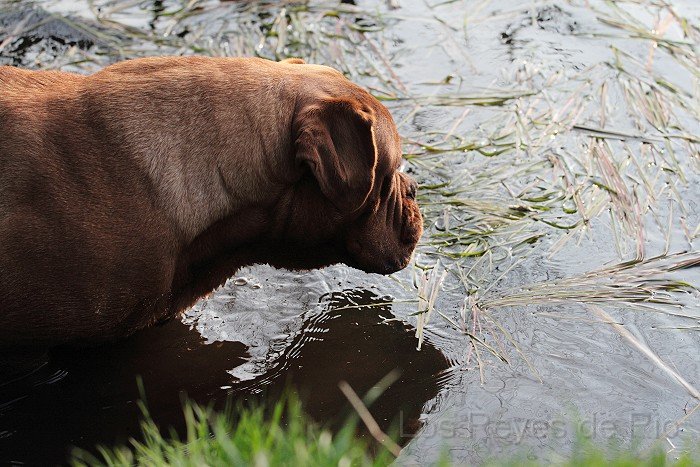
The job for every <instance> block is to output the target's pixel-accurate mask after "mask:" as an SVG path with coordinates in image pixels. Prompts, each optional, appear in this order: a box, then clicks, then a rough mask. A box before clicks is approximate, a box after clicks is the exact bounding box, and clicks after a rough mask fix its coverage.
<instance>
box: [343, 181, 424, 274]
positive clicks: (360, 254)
mask: <svg viewBox="0 0 700 467" xmlns="http://www.w3.org/2000/svg"><path fill="white" fill-rule="evenodd" d="M422 233H423V219H422V217H421V214H420V211H419V209H418V204H417V203H416V182H415V181H413V180H412V179H411V178H410V177H409V176H408V175H406V174H403V173H400V172H398V170H393V171H391V172H390V173H389V174H387V175H386V176H385V178H384V179H383V180H382V181H381V188H380V190H379V196H378V197H377V200H376V204H375V205H374V207H373V208H372V209H371V210H369V211H368V212H367V213H365V214H363V215H362V216H361V217H360V218H359V219H357V221H355V223H353V224H352V225H351V227H350V228H349V229H348V232H347V237H346V239H345V241H346V248H347V249H348V253H349V254H350V256H351V258H352V259H353V260H354V261H356V262H357V266H358V267H359V268H361V269H363V270H364V271H367V272H376V273H379V274H391V273H393V272H396V271H399V270H401V269H403V268H405V267H406V266H407V265H408V262H409V260H410V259H411V254H412V253H413V250H414V249H415V247H416V243H418V240H419V239H420V236H421V234H422Z"/></svg>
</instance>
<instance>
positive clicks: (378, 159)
mask: <svg viewBox="0 0 700 467" xmlns="http://www.w3.org/2000/svg"><path fill="white" fill-rule="evenodd" d="M324 68H325V67H324ZM335 73H336V74H337V72H335ZM338 75H339V74H338ZM333 78H334V79H336V80H342V81H340V83H341V84H342V86H344V88H343V89H345V88H347V89H349V91H347V92H344V93H343V97H341V98H337V97H324V98H322V99H316V100H315V101H313V102H312V103H310V104H308V105H307V106H306V107H305V109H304V110H303V111H302V112H300V114H299V116H298V118H297V119H296V121H295V125H294V126H295V130H294V131H296V134H297V139H296V148H297V152H296V158H297V163H298V164H300V165H305V166H307V167H308V168H309V169H310V170H311V173H312V174H313V176H314V178H315V179H316V182H317V183H318V186H319V187H320V189H321V192H322V193H323V195H324V196H325V198H327V200H328V201H330V204H331V205H332V206H333V207H334V209H335V211H336V212H337V213H338V214H339V217H338V219H339V223H340V227H341V228H340V229H339V233H338V235H340V236H341V237H342V238H341V240H342V243H343V248H344V249H345V250H346V254H347V256H349V258H347V259H346V260H345V261H346V262H347V263H348V264H350V265H351V266H355V267H357V268H359V269H362V270H364V271H367V272H374V273H380V274H391V273H393V272H396V271H398V270H400V269H403V268H404V267H406V266H407V265H408V263H409V261H410V258H411V255H412V253H413V250H414V249H415V247H416V244H417V242H418V240H419V238H420V236H421V234H422V232H423V219H422V217H421V214H420V211H419V209H418V204H417V203H416V183H415V182H414V181H413V180H412V179H411V178H410V177H409V176H408V175H406V174H404V173H401V172H399V166H400V165H401V161H402V156H401V142H400V138H399V135H398V132H397V130H396V125H395V124H394V121H393V119H392V118H391V115H390V114H389V111H388V110H387V109H386V108H385V107H384V106H383V105H382V104H381V103H379V101H377V100H376V99H375V98H374V97H372V96H371V95H369V94H368V93H366V92H364V91H363V90H361V89H360V88H357V87H356V86H354V85H353V86H352V87H351V85H350V83H349V81H346V80H345V78H343V77H342V75H339V76H336V75H334V76H333ZM329 217H332V216H329Z"/></svg>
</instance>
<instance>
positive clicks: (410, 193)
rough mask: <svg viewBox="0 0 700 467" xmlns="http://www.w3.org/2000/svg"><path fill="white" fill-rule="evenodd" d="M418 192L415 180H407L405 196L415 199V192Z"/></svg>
mask: <svg viewBox="0 0 700 467" xmlns="http://www.w3.org/2000/svg"><path fill="white" fill-rule="evenodd" d="M417 192H418V184H417V183H416V182H415V180H410V179H409V180H408V187H407V188H406V196H407V197H408V198H410V199H416V193H417Z"/></svg>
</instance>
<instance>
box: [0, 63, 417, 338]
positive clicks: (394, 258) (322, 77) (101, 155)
mask: <svg viewBox="0 0 700 467" xmlns="http://www.w3.org/2000/svg"><path fill="white" fill-rule="evenodd" d="M400 161H401V148H400V141H399V137H398V134H397V132H396V128H395V125H394V123H393V120H392V118H391V116H390V114H389V112H388V111H387V110H386V108H384V106H382V105H381V104H380V103H379V102H378V101H377V100H376V99H374V98H373V97H372V96H371V95H369V94H368V93H367V92H366V91H364V90H363V89H361V88H360V87H358V86H356V85H354V84H352V83H351V82H350V81H348V80H347V79H345V78H344V77H343V76H342V75H341V74H340V73H338V72H337V71H335V70H333V69H331V68H327V67H323V66H317V65H307V64H304V63H303V62H302V61H301V60H298V59H294V60H289V61H283V62H279V63H276V62H271V61H267V60H262V59H254V58H250V59H243V58H221V59H216V58H204V57H177V58H175V57H163V58H147V59H137V60H130V61H125V62H121V63H117V64H115V65H112V66H109V67H107V68H105V69H103V70H102V71H99V72H97V73H95V74H93V75H90V76H82V75H77V74H71V73H64V72H54V71H52V72H40V71H26V70H20V69H17V68H12V67H0V313H1V314H2V318H1V319H2V321H1V323H2V324H0V344H5V345H19V344H21V345H42V346H44V345H53V344H58V343H66V342H69V343H94V342H101V341H105V340H111V339H116V338H120V337H124V336H127V335H129V334H131V333H133V332H135V331H137V330H138V329H141V328H144V327H146V326H149V325H151V324H153V323H156V322H158V321H162V320H165V319H168V318H171V317H173V316H175V315H176V314H177V313H178V312H180V311H182V310H183V309H185V308H187V307H188V306H191V305H192V304H193V303H194V302H195V301H196V300H197V299H198V298H200V297H201V296H202V295H204V294H206V293H208V292H210V291H211V290H213V289H214V288H215V287H217V286H219V285H221V284H222V283H223V282H224V281H225V280H226V279H227V278H228V277H230V276H231V275H232V274H234V273H235V271H236V270H237V269H239V268H240V267H242V266H245V265H251V264H256V263H269V264H271V265H273V266H276V267H285V268H291V269H309V268H317V267H323V266H327V265H330V264H333V263H339V262H344V263H346V264H349V265H352V266H355V267H358V268H360V269H363V270H365V271H370V272H378V273H391V272H394V271H396V270H398V269H400V268H403V267H405V266H406V264H407V263H408V260H409V257H410V255H411V253H412V251H413V249H414V247H415V244H416V242H417V241H418V238H419V237H420V235H421V232H422V219H421V216H420V212H419V211H418V207H417V205H416V203H415V183H414V182H413V181H411V180H410V179H409V178H408V177H407V176H405V175H404V174H401V173H399V172H398V167H399V164H400Z"/></svg>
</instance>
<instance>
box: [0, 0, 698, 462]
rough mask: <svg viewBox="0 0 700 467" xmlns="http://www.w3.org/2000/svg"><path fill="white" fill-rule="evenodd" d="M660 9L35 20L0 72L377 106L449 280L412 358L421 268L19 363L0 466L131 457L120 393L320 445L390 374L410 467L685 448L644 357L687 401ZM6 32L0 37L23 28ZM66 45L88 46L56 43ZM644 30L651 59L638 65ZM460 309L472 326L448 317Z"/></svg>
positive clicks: (666, 26) (690, 313)
mask: <svg viewBox="0 0 700 467" xmlns="http://www.w3.org/2000/svg"><path fill="white" fill-rule="evenodd" d="M672 3H673V11H670V10H667V9H662V8H659V7H655V6H650V5H643V4H635V3H632V2H631V3H620V2H618V4H619V5H621V6H622V7H623V8H622V9H620V10H618V9H616V7H614V6H610V5H608V4H606V3H604V2H597V1H591V2H583V1H580V2H579V1H574V0H572V1H568V2H539V1H537V2H527V4H523V3H522V2H517V1H513V2H489V1H466V0H464V1H457V2H444V3H441V2H431V3H428V2H409V1H404V2H400V4H401V5H400V8H398V9H395V10H392V9H388V8H387V6H386V3H385V2H380V1H375V2H369V1H368V2H358V4H359V6H358V7H353V6H352V5H342V6H339V5H338V3H335V2H326V3H323V2H312V3H311V4H310V5H309V6H308V8H306V7H305V8H302V7H300V6H298V5H297V6H295V5H286V6H284V5H282V6H281V5H278V4H276V3H275V2H272V3H270V2H259V3H252V4H247V3H246V4H239V3H227V4H222V5H219V4H217V3H215V2H208V3H203V4H202V5H201V6H202V8H201V9H199V10H193V11H179V12H178V10H179V8H180V6H179V4H176V3H172V2H162V3H161V2H154V3H148V2H144V3H142V4H138V5H133V4H131V3H123V4H121V3H115V2H95V5H96V7H97V8H98V9H99V11H97V10H95V11H93V10H91V9H90V8H88V7H87V6H86V4H84V3H82V2H55V1H46V2H39V5H40V6H41V7H42V8H45V9H46V10H47V11H50V12H53V13H55V14H57V15H58V18H59V23H60V24H58V25H56V24H50V23H49V25H48V26H47V28H48V29H47V28H37V29H35V30H32V31H29V32H27V33H25V34H24V36H23V37H25V39H24V41H23V42H21V43H20V42H17V41H19V40H20V39H17V40H16V41H13V42H11V43H10V46H5V48H4V49H3V50H2V52H1V53H0V62H2V63H11V64H18V65H23V66H28V67H37V68H43V67H46V66H52V67H54V66H55V67H62V68H64V69H70V70H76V71H82V72H89V71H92V70H95V69H98V68H99V67H100V66H103V65H105V64H107V63H109V62H111V61H114V60H116V59H119V58H126V57H131V56H140V55H148V54H156V53H162V54H170V53H193V52H198V53H210V54H215V55H250V54H252V53H258V54H261V55H263V56H266V57H271V58H273V57H276V56H277V57H280V58H281V57H284V56H287V55H290V56H303V57H305V58H306V59H307V60H308V61H312V62H317V63H325V64H331V65H333V66H336V67H337V68H340V69H342V70H344V71H345V72H346V73H347V74H349V75H350V76H352V79H353V80H355V81H357V82H359V83H361V84H363V85H365V86H367V87H369V88H370V89H372V90H373V92H375V94H376V95H379V96H382V98H384V99H385V103H386V104H387V106H389V107H390V109H391V110H392V113H393V115H394V117H395V120H396V121H397V123H398V124H399V129H400V132H401V134H402V136H403V137H404V141H405V152H406V154H407V158H408V159H409V162H408V164H406V170H407V171H409V172H411V173H412V174H413V175H414V176H416V177H417V179H418V180H419V181H420V182H421V186H422V189H421V193H420V197H419V201H420V202H421V205H422V206H423V211H424V214H425V217H426V234H425V236H424V238H423V240H422V242H421V245H420V247H419V250H418V253H417V256H416V263H417V264H418V265H420V266H422V267H432V266H434V265H435V263H436V261H437V260H438V259H439V260H440V262H441V263H442V266H441V267H444V268H446V269H447V270H448V271H449V273H448V276H447V278H446V280H445V282H444V284H443V287H442V289H441V291H440V293H439V295H438V301H437V310H439V311H440V312H442V313H443V314H444V315H445V316H446V317H447V318H449V319H450V320H451V321H452V322H450V321H448V320H447V319H444V318H442V317H441V316H439V315H437V314H436V313H433V315H432V316H431V318H430V321H429V323H428V326H427V328H426V331H425V336H426V343H425V344H424V346H423V349H422V350H420V351H417V350H416V344H417V340H416V339H415V337H414V335H413V334H414V331H415V330H414V328H413V326H415V323H416V318H415V317H414V316H412V314H413V313H414V312H415V311H416V306H417V305H416V298H417V292H416V289H415V286H414V284H416V283H418V282H419V280H418V279H417V277H416V276H417V275H419V274H420V270H419V269H413V268H409V269H407V270H405V271H402V272H401V273H398V274H395V275H394V276H393V277H392V278H385V277H381V276H376V275H369V274H364V273H361V272H358V271H356V270H352V269H350V268H347V267H344V266H334V267H331V268H327V269H324V270H321V271H312V272H309V273H303V274H302V273H290V272H287V271H279V270H274V269H272V268H269V267H267V266H255V267H251V268H246V269H245V270H243V271H240V272H239V273H238V274H237V276H236V277H234V278H232V279H231V280H230V281H229V282H228V283H227V284H226V285H225V286H224V287H222V288H221V289H219V290H217V291H216V292H215V293H214V294H213V295H212V296H211V297H210V298H208V299H207V300H203V301H201V302H200V303H198V304H197V305H196V306H195V307H194V308H193V309H192V310H190V311H189V312H188V313H187V314H186V316H185V317H184V318H183V320H182V322H180V321H175V322H171V323H168V324H167V325H165V326H163V327H160V328H155V329H151V330H148V331H145V332H143V333H141V334H139V335H138V336H135V337H134V338H132V339H129V340H127V341H125V342H122V343H119V344H116V345H113V346H108V347H105V348H100V349H97V350H94V351H90V352H85V351H73V350H67V349H63V350H56V351H54V352H52V353H51V354H50V355H47V356H37V357H36V360H35V361H34V362H29V363H27V364H26V365H28V367H30V368H34V371H33V372H32V373H30V374H28V375H24V376H23V377H22V378H20V379H16V380H10V379H11V378H10V377H7V378H5V381H6V382H5V383H4V384H3V385H2V386H0V396H1V397H0V458H2V459H8V460H9V459H13V460H25V461H36V462H38V461H49V460H50V461H60V460H61V459H63V458H65V455H66V452H67V449H68V447H69V446H72V445H77V446H80V447H90V446H93V445H95V444H96V443H106V444H114V443H119V442H124V441H125V440H126V439H127V438H128V437H129V436H134V435H136V434H137V425H136V423H137V420H138V415H139V410H138V408H137V407H136V401H137V400H138V397H139V394H138V390H137V385H136V376H137V375H141V376H142V378H143V381H144V386H145V388H146V395H147V398H148V405H149V409H150V412H151V414H152V415H153V416H154V417H155V418H156V420H157V421H158V422H159V423H161V424H162V425H168V424H172V425H174V426H176V427H177V426H181V420H180V418H179V415H180V398H181V394H182V393H186V394H187V395H188V396H189V397H191V398H193V399H194V400H196V401H199V402H203V403H207V402H208V401H211V400H215V401H218V403H222V401H223V400H224V399H225V398H226V397H227V396H229V395H233V396H234V397H236V398H251V397H258V398H262V399H263V400H271V399H274V398H275V397H276V396H275V394H277V393H278V392H279V391H280V390H281V388H282V387H284V385H285V384H292V385H293V387H294V388H296V390H297V391H299V392H300V393H301V394H302V395H304V396H305V398H306V400H307V401H308V402H307V404H306V405H305V407H306V409H307V411H308V412H309V413H310V414H311V415H312V416H314V417H315V418H317V419H319V420H322V421H330V420H334V421H337V420H339V419H342V418H344V416H345V415H346V414H347V413H348V410H349V408H348V405H347V404H346V403H345V400H344V398H343V397H342V394H341V393H340V392H339V391H338V390H337V383H338V381H339V380H341V379H346V380H348V381H349V382H350V384H351V385H352V386H353V388H354V389H355V390H356V391H357V392H358V393H364V392H366V391H367V390H369V389H370V388H371V387H372V386H373V385H375V384H376V383H377V382H378V381H379V380H381V378H382V377H384V376H385V375H386V374H388V373H389V372H390V371H392V370H393V369H395V368H397V367H398V368H400V369H401V371H402V372H401V375H402V376H401V379H400V380H398V381H397V382H396V383H394V384H393V385H392V386H391V387H390V388H389V389H388V390H387V392H386V394H385V395H384V397H382V398H381V399H379V400H378V401H377V402H376V403H375V404H374V405H373V407H372V411H373V413H374V414H375V417H376V418H377V419H378V421H379V422H380V424H382V426H383V427H388V426H389V425H391V424H392V423H394V422H396V423H398V424H399V430H400V434H401V435H402V442H403V443H406V445H405V448H404V451H403V453H402V457H401V461H402V462H403V463H406V464H412V463H425V462H428V461H431V460H435V459H436V458H437V457H439V455H440V453H441V452H442V451H443V450H444V449H447V450H448V452H449V453H450V455H451V456H452V457H453V459H454V460H456V461H463V462H479V461H483V460H486V459H488V458H490V457H491V456H498V455H505V456H508V455H516V454H517V455H525V456H528V457H530V458H532V459H540V460H550V459H556V458H557V457H556V456H557V453H559V454H565V453H566V452H568V450H569V449H570V448H571V446H572V443H573V442H574V440H575V438H576V430H577V429H581V430H583V431H584V432H586V433H588V434H590V435H591V436H593V437H594V439H595V440H596V441H598V442H600V443H606V442H607V441H608V440H609V439H610V438H616V439H618V440H619V441H621V442H622V443H623V444H625V443H629V442H631V441H632V440H635V439H636V440H638V441H639V442H640V443H641V444H642V445H643V446H647V445H649V444H650V443H652V442H653V441H655V440H657V439H661V441H662V442H663V443H665V444H664V446H665V447H666V448H668V449H671V448H672V447H673V446H682V445H683V442H684V441H685V440H691V441H693V442H695V443H697V441H698V440H699V439H700V414H698V412H700V410H697V411H696V412H693V410H696V409H697V407H698V403H699V402H700V401H699V400H698V399H696V398H695V397H693V396H692V395H691V393H690V391H689V390H688V389H686V388H684V387H683V386H682V385H680V384H679V383H678V382H677V381H676V380H675V379H674V377H673V376H672V375H669V373H668V372H667V371H665V370H664V369H663V367H662V366H660V365H659V364H657V363H654V361H653V360H652V359H650V358H649V357H648V356H647V355H645V354H644V352H643V351H641V350H640V348H642V347H644V348H648V349H650V351H651V352H652V353H653V354H655V355H656V356H658V358H660V359H661V360H663V361H664V362H665V363H666V364H667V365H668V367H669V368H671V369H672V371H674V372H676V373H677V374H678V375H680V376H681V377H682V378H684V379H685V380H686V381H687V382H688V383H689V384H690V385H692V386H694V387H695V388H697V387H700V359H699V358H698V355H700V306H699V305H698V303H700V295H699V294H698V292H697V291H696V290H695V291H694V290H692V289H689V288H682V287H681V289H682V290H676V291H674V290H669V288H673V289H678V287H677V285H678V284H677V283H675V285H674V287H660V286H658V284H660V282H659V281H658V280H659V279H663V280H666V281H670V280H675V281H679V282H680V281H683V282H687V283H690V284H695V285H698V284H700V268H699V267H698V266H694V267H688V268H682V269H675V268H673V267H671V266H670V264H678V263H679V261H684V260H693V259H697V258H698V257H700V251H699V250H698V243H697V242H698V234H700V231H698V226H699V225H700V205H699V204H698V201H699V200H700V189H699V188H698V186H700V185H698V181H700V180H698V178H699V177H698V173H699V172H700V170H699V169H700V166H699V165H698V161H700V156H699V155H698V146H697V140H696V139H693V138H692V136H693V135H694V137H695V138H697V135H698V134H699V133H700V131H698V130H700V125H699V124H698V121H699V119H700V116H699V115H698V113H697V96H698V90H699V89H700V84H699V83H698V78H697V75H693V73H692V71H691V70H697V69H698V62H697V53H696V52H697V40H698V37H699V36H700V33H698V31H697V29H692V26H690V27H691V30H690V32H687V31H685V32H684V30H683V29H682V26H681V23H679V22H678V21H675V20H674V19H673V18H674V15H678V16H679V17H681V16H682V17H687V18H689V21H688V24H690V25H692V24H695V25H697V24H698V23H699V21H698V20H699V19H700V9H698V7H697V5H695V3H694V2H692V1H675V2H672ZM0 8H6V7H0ZM13 8H15V7H13ZM328 10H334V11H336V12H338V15H337V16H324V15H323V13H324V12H326V11H328ZM3 11H4V10H3V9H0V24H3V25H7V24H10V23H12V24H16V22H17V21H18V20H19V19H18V18H24V17H26V14H24V13H22V14H19V13H11V14H14V15H15V16H10V17H8V16H4V17H3V16H2V15H3V14H4V13H3ZM13 11H16V8H15V9H14V10H13ZM22 11H26V10H22ZM164 12H165V13H168V14H166V15H163V13H164ZM96 13H98V14H99V15H101V17H102V19H103V24H98V23H95V22H94V20H95V14H96ZM42 15H43V13H37V17H39V18H45V16H42ZM65 15H68V16H69V17H70V18H71V20H70V21H68V22H65V21H62V20H60V18H63V17H65ZM629 15H632V17H629ZM3 18H4V19H3ZM8 18H9V19H8ZM669 18H670V19H669ZM3 21H4V22H3ZM115 22H116V23H115ZM76 23H79V24H83V23H84V24H87V25H88V26H89V28H90V29H89V31H92V32H88V33H85V29H84V28H82V29H80V32H74V31H71V27H73V26H72V25H74V24H76ZM620 25H622V27H621V26H620ZM640 25H642V26H644V27H645V28H646V29H644V28H642V29H641V31H642V32H644V31H645V30H646V31H647V32H648V31H649V30H650V29H652V28H654V29H656V30H659V31H662V32H663V37H664V38H665V39H668V40H669V42H659V43H657V46H656V47H653V44H652V42H651V41H649V40H647V39H644V38H641V39H640V34H641V33H640V29H639V28H641V27H642V26H640ZM66 28H67V29H66ZM134 28H135V29H134ZM134 31H140V32H141V34H138V35H137V34H135V33H134ZM273 32H274V34H273ZM4 34H6V33H5V32H3V33H2V34H0V35H4ZM85 34H87V36H85ZM688 34H690V36H688ZM641 35H643V34H641ZM336 36H345V37H347V39H338V38H337V37H336ZM81 41H82V42H81ZM0 42H1V41H0ZM115 44H119V48H117V47H116V46H115ZM652 52H653V53H652ZM693 105H695V107H693ZM600 130H604V131H606V132H608V133H601V132H600ZM596 132H598V133H596ZM610 132H612V133H614V134H611V133H610ZM620 134H623V135H626V136H623V137H621V136H620ZM591 135H597V136H599V138H598V139H594V138H592V137H591ZM664 135H672V136H670V137H668V138H664V137H663V136H664ZM688 135H690V136H691V137H690V138H688ZM479 151H481V152H479ZM500 151H505V152H502V153H499V152H500ZM494 154H497V155H494ZM637 209H639V212H637V211H636V210H637ZM557 226H559V227H557ZM561 226H567V227H569V228H567V229H563V228H561ZM681 252H685V253H683V254H680V253H681ZM674 254H680V256H673V255H674ZM659 255H662V256H663V257H662V258H661V259H659V260H654V259H653V258H654V257H656V256H659ZM642 257H643V260H641V258H642ZM635 258H638V259H640V260H641V261H640V262H639V264H638V266H635V267H633V268H632V269H630V270H626V271H612V272H611V271H610V270H605V268H610V267H612V266H614V265H617V264H621V263H622V262H623V261H627V260H632V259H635ZM591 271H594V272H595V271H600V272H598V273H595V274H592V275H590V274H589V276H586V274H587V273H589V272H591ZM572 277H573V278H575V279H574V280H571V279H570V281H569V282H564V285H559V284H560V282H561V281H562V280H565V279H566V278H572ZM591 277H592V279H591ZM587 278H588V279H587ZM542 283H544V284H547V285H546V286H544V289H542V288H541V286H539V285H537V284H542ZM533 284H535V285H533ZM611 284H612V285H611ZM665 284H666V285H669V284H668V283H665ZM538 287H539V288H538ZM552 291H554V292H552ZM647 291H649V292H648V295H645V297H647V299H646V301H644V302H640V301H639V300H638V299H636V298H634V299H631V298H629V297H630V296H632V295H634V296H635V297H638V296H641V295H643V294H645V293H647ZM535 292H537V293H535ZM468 293H469V294H471V296H472V300H473V301H474V303H476V304H477V307H476V308H475V309H474V310H472V309H471V308H470V307H467V309H466V312H465V313H464V314H463V315H462V314H461V311H462V310H463V307H464V305H465V296H467V294H468ZM516 293H522V294H525V295H522V296H521V297H524V298H518V299H516V298H517V296H516V295H515V294H516ZM527 293H529V294H530V295H527ZM596 294H600V297H599V298H595V297H597V296H598V295H596ZM514 297H515V298H514ZM557 297H558V298H557ZM661 299H663V300H661ZM508 300H510V301H508ZM660 300H661V301H665V302H667V303H666V304H663V303H657V302H658V301H660ZM386 302H391V303H390V304H387V303H386ZM471 303H472V302H467V304H468V305H469V306H471ZM367 305H371V306H369V307H368V306H367ZM596 306H598V307H600V309H602V310H603V312H605V313H608V314H609V315H610V316H611V317H612V318H613V319H614V320H615V321H617V322H620V323H623V325H624V329H626V330H627V331H629V332H630V333H631V336H632V341H630V340H629V339H626V338H625V337H623V336H622V335H621V334H620V333H619V332H618V331H617V330H616V329H615V328H614V327H612V326H610V325H609V324H607V323H604V322H602V321H601V319H600V315H599V314H596V308H595V307H596ZM472 312H474V314H472ZM677 315H684V316H686V317H682V316H677ZM474 316H476V317H477V319H476V320H475V319H474ZM453 323H454V324H453ZM462 326H464V329H467V330H469V331H470V332H471V333H472V334H473V335H476V336H477V337H479V339H480V340H481V342H483V343H484V344H485V345H482V344H479V343H475V342H474V341H472V340H471V339H470V338H469V337H468V336H467V335H465V334H464V333H462V332H461V329H462ZM504 360H505V361H504ZM20 374H21V373H20ZM15 376H16V375H15ZM0 384H2V383H0ZM666 439H667V440H666ZM38 445H39V446H46V448H45V449H43V450H37V449H35V448H33V447H34V446H38Z"/></svg>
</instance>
